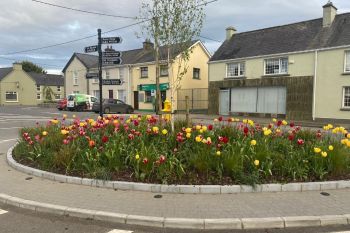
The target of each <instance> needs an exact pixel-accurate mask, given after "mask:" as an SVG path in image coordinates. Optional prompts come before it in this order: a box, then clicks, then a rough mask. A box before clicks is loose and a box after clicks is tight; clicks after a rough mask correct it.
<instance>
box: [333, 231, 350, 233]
mask: <svg viewBox="0 0 350 233" xmlns="http://www.w3.org/2000/svg"><path fill="white" fill-rule="evenodd" d="M329 233H350V231H333V232H329Z"/></svg>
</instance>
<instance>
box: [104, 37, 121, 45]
mask: <svg viewBox="0 0 350 233" xmlns="http://www.w3.org/2000/svg"><path fill="white" fill-rule="evenodd" d="M101 42H102V44H119V43H121V42H122V38H121V37H105V38H101Z"/></svg>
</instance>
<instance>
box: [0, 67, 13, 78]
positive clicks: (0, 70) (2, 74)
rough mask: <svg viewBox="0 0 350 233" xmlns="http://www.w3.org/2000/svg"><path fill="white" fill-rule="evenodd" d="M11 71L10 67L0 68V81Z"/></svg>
mask: <svg viewBox="0 0 350 233" xmlns="http://www.w3.org/2000/svg"><path fill="white" fill-rule="evenodd" d="M11 71H12V67H9V68H0V81H1V80H2V79H3V78H5V77H6V76H7V75H8V74H9V73H10V72H11Z"/></svg>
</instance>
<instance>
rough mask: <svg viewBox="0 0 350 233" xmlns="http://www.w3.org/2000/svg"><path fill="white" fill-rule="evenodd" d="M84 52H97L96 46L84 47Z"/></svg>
mask: <svg viewBox="0 0 350 233" xmlns="http://www.w3.org/2000/svg"><path fill="white" fill-rule="evenodd" d="M84 51H85V53H93V52H97V51H98V46H97V45H93V46H88V47H85V49H84Z"/></svg>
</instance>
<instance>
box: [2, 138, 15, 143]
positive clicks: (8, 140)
mask: <svg viewBox="0 0 350 233" xmlns="http://www.w3.org/2000/svg"><path fill="white" fill-rule="evenodd" d="M16 140H17V138H14V139H7V140H2V141H0V143H4V142H11V141H16Z"/></svg>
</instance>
